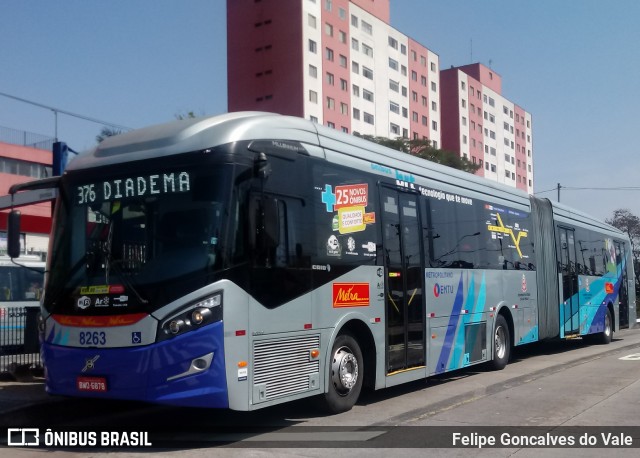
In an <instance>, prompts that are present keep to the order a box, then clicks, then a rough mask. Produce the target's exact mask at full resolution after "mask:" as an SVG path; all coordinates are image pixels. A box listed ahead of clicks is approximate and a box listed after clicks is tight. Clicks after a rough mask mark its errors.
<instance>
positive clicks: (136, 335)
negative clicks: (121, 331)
mask: <svg viewBox="0 0 640 458" xmlns="http://www.w3.org/2000/svg"><path fill="white" fill-rule="evenodd" d="M131 343H132V344H134V345H135V344H139V343H142V333H141V332H132V333H131Z"/></svg>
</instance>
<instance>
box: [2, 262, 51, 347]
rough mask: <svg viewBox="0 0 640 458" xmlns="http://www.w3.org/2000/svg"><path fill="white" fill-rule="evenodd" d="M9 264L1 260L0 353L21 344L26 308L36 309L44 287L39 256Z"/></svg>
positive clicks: (42, 270)
mask: <svg viewBox="0 0 640 458" xmlns="http://www.w3.org/2000/svg"><path fill="white" fill-rule="evenodd" d="M14 261H15V262H12V261H11V258H9V257H8V256H0V353H3V351H2V350H6V351H8V349H9V348H13V347H15V346H17V345H22V344H23V342H24V340H23V339H24V328H25V325H26V323H25V317H26V316H27V311H26V307H39V306H40V297H41V296H42V286H43V283H44V268H45V262H43V261H42V260H41V259H40V257H39V256H22V257H19V258H16V259H14Z"/></svg>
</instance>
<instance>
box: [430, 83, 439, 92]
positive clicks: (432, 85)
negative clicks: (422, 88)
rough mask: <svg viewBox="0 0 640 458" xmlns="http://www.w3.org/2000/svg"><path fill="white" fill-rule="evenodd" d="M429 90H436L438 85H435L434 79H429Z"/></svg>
mask: <svg viewBox="0 0 640 458" xmlns="http://www.w3.org/2000/svg"><path fill="white" fill-rule="evenodd" d="M431 90H432V91H434V92H435V91H437V90H438V86H437V85H436V83H435V81H431Z"/></svg>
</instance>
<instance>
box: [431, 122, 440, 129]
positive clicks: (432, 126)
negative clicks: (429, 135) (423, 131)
mask: <svg viewBox="0 0 640 458" xmlns="http://www.w3.org/2000/svg"><path fill="white" fill-rule="evenodd" d="M431 130H433V131H437V130H438V123H437V122H436V121H431Z"/></svg>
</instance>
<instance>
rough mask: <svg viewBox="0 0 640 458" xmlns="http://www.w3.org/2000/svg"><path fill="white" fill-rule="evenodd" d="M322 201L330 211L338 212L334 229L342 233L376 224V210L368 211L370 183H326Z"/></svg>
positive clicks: (333, 225)
mask: <svg viewBox="0 0 640 458" xmlns="http://www.w3.org/2000/svg"><path fill="white" fill-rule="evenodd" d="M320 197H321V202H322V203H323V204H324V205H325V208H326V211H327V212H328V213H333V212H337V213H336V214H334V216H333V219H332V229H333V230H334V231H338V232H339V233H340V234H350V233H353V232H362V231H364V230H365V229H366V228H367V225H369V224H375V222H376V214H375V212H367V211H366V207H367V206H368V205H369V185H368V184H367V183H357V184H349V185H338V186H336V187H335V192H334V190H333V187H332V186H331V185H329V184H325V186H324V190H322V191H321V195H320Z"/></svg>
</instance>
